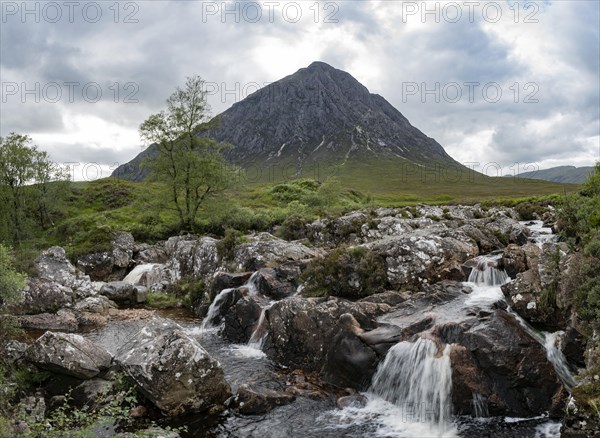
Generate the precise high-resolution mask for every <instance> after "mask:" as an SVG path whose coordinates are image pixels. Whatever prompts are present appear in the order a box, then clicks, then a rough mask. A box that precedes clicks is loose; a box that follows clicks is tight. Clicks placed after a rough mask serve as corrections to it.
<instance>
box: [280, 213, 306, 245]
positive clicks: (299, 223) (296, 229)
mask: <svg viewBox="0 0 600 438" xmlns="http://www.w3.org/2000/svg"><path fill="white" fill-rule="evenodd" d="M308 221H309V220H308V219H307V218H306V217H305V216H303V215H302V214H299V213H292V214H290V215H289V216H288V217H287V218H285V220H284V221H283V223H282V224H281V226H280V227H279V229H278V230H277V234H278V236H279V237H281V238H282V239H285V240H299V239H304V238H305V237H306V223H307V222H308Z"/></svg>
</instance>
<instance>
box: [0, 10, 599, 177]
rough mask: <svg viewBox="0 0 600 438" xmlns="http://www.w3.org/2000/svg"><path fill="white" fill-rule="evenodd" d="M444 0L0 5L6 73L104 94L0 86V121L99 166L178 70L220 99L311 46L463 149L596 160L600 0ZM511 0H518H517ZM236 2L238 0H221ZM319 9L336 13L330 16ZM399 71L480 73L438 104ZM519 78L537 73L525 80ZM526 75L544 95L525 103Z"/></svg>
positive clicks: (450, 76)
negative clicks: (532, 3) (24, 8)
mask: <svg viewBox="0 0 600 438" xmlns="http://www.w3.org/2000/svg"><path fill="white" fill-rule="evenodd" d="M450 3H453V2H448V1H444V2H428V6H427V7H428V8H429V9H431V8H434V7H435V5H436V4H437V5H439V6H438V7H439V10H440V12H443V11H444V10H446V12H448V10H447V8H448V7H449V6H448V5H449V4H450ZM454 3H457V4H459V6H460V7H461V9H462V11H461V12H462V14H463V15H462V18H461V20H460V21H459V22H457V23H450V22H448V21H447V20H446V21H445V20H444V19H443V18H444V15H443V13H442V14H441V16H440V18H441V19H440V20H439V23H438V22H436V20H435V17H434V16H433V15H432V14H429V15H427V16H426V17H425V18H426V19H425V20H422V16H421V13H422V8H423V3H416V5H417V7H418V8H420V10H419V11H418V12H417V13H415V14H412V15H410V12H414V11H412V10H411V9H407V8H410V7H412V6H411V5H414V4H415V3H414V2H395V1H394V2H389V1H370V2H321V3H320V4H319V7H318V20H315V14H316V10H315V8H314V6H313V5H314V3H312V2H310V3H300V4H301V5H302V18H301V20H299V21H298V22H297V23H294V22H292V21H293V20H292V18H293V16H292V12H294V11H292V10H291V9H289V8H288V9H286V14H287V15H284V12H283V11H284V9H285V8H286V5H287V3H286V2H281V4H280V6H279V7H278V8H276V10H275V11H274V15H273V17H274V20H273V22H270V20H269V16H268V9H267V7H266V6H265V4H264V3H263V9H262V17H261V19H260V20H259V21H258V22H257V23H249V22H248V21H244V19H243V18H244V14H243V13H242V15H241V17H240V18H241V19H240V20H239V23H236V22H235V16H233V15H231V14H230V15H227V16H226V17H225V20H223V16H222V15H221V14H219V13H217V14H215V15H210V14H207V10H206V7H207V5H210V3H209V2H138V3H135V4H136V5H137V6H138V7H139V9H138V10H137V12H136V14H135V16H134V18H135V19H137V20H138V23H124V22H123V20H124V18H125V16H126V13H127V12H131V10H128V11H125V10H124V9H121V10H120V15H119V19H118V20H116V21H117V22H116V23H115V19H114V15H113V11H112V10H109V9H108V6H106V5H108V3H103V4H102V5H103V7H104V9H103V17H102V20H101V21H100V22H98V23H90V22H86V21H85V20H82V19H81V17H79V16H77V15H76V16H75V18H76V19H75V21H74V23H69V22H65V21H64V20H63V21H61V22H59V23H54V24H53V23H47V22H44V20H41V22H40V23H35V22H33V21H32V20H29V21H27V22H25V23H22V20H21V19H20V17H18V18H17V19H16V20H13V19H12V18H13V17H5V18H7V22H6V23H3V25H2V27H1V30H0V49H1V52H2V56H1V62H0V75H1V76H2V78H1V80H2V83H3V86H4V84H5V83H7V82H15V83H18V84H20V83H22V82H25V83H27V84H30V85H31V84H32V83H36V82H39V83H40V84H41V85H42V86H43V85H44V84H47V83H48V82H51V81H57V82H59V83H63V82H77V83H79V84H81V85H84V84H86V83H90V82H95V83H98V84H100V86H101V87H102V90H103V92H104V94H103V99H102V100H101V101H100V102H98V103H90V102H86V101H85V99H82V98H81V97H80V96H79V97H77V98H76V99H75V101H74V102H68V101H65V99H62V100H61V101H60V102H57V103H52V104H51V103H48V102H44V101H42V102H40V103H39V104H34V103H33V104H32V102H25V103H23V102H22V100H23V99H21V97H20V96H18V95H17V96H16V97H15V96H6V95H4V94H6V93H4V94H3V101H2V103H1V105H2V106H1V108H0V109H1V113H0V134H1V135H6V134H7V133H9V132H11V131H18V132H24V133H31V134H32V135H33V136H34V139H35V140H36V142H37V143H38V144H39V145H40V146H41V147H43V148H46V149H49V150H50V152H51V153H53V154H55V155H56V156H57V157H59V158H61V159H62V157H63V156H66V155H68V156H69V157H70V158H72V159H73V160H74V161H97V162H98V163H101V164H102V165H103V166H105V167H106V166H110V165H112V164H113V162H114V161H122V160H127V159H129V158H132V157H133V155H135V154H136V153H137V152H138V151H139V147H140V143H141V142H140V141H139V138H138V136H137V128H138V126H139V124H140V123H141V122H142V121H143V120H144V119H145V118H146V117H147V116H148V115H150V114H152V113H153V112H156V111H158V110H159V109H161V108H162V106H163V105H164V100H165V99H166V97H167V96H168V95H169V94H170V93H171V92H172V91H173V89H174V87H175V86H177V85H180V84H182V83H183V82H184V80H185V76H190V75H194V74H200V75H201V76H202V77H204V78H205V79H206V80H207V81H209V82H214V83H216V84H217V85H218V87H219V90H218V91H217V93H216V94H215V95H213V96H211V97H210V99H209V101H210V103H211V106H212V107H213V113H218V112H221V111H223V110H225V109H226V108H228V107H229V106H230V105H231V104H232V103H234V102H235V101H236V100H240V99H241V98H243V97H245V94H244V93H243V91H244V90H246V91H247V90H249V89H250V88H249V87H246V88H245V86H248V85H250V84H254V83H255V84H259V85H264V84H266V83H268V82H272V81H275V80H277V79H280V78H281V77H283V76H286V75H289V74H292V73H294V72H295V71H296V70H297V69H299V68H301V67H305V66H307V65H308V64H310V62H312V61H314V60H321V61H325V62H328V63H330V64H332V65H333V66H334V67H336V68H340V69H342V70H346V71H348V72H350V73H351V74H352V75H353V76H355V77H356V78H357V79H358V80H359V81H361V82H362V83H363V84H364V85H365V86H367V87H368V88H369V89H370V90H371V92H376V93H378V94H381V95H382V96H384V97H385V98H386V99H387V100H389V101H390V103H392V105H394V106H395V107H396V108H398V109H399V110H400V111H401V112H402V113H403V114H404V115H405V116H406V117H407V118H408V119H409V120H410V121H411V123H413V125H415V126H417V127H418V128H419V129H421V130H422V131H423V132H425V133H426V134H427V135H429V136H431V137H434V138H435V139H436V140H438V141H439V142H440V143H441V144H442V145H443V146H444V147H445V148H446V149H447V151H448V152H449V153H450V154H451V155H452V156H454V157H455V158H457V159H458V160H460V161H463V162H480V163H486V162H489V161H497V162H499V163H500V164H502V165H503V166H509V165H511V164H512V163H514V162H516V161H519V162H535V163H538V164H539V165H540V166H541V167H548V166H554V165H563V164H575V165H591V164H593V162H594V161H595V160H598V159H600V137H599V123H600V122H599V119H600V117H599V114H598V111H599V105H600V103H599V94H600V89H599V84H598V76H599V74H600V72H599V71H598V70H599V60H598V52H599V50H600V47H599V46H600V37H599V30H598V26H597V23H598V20H599V9H600V4H599V3H598V2H597V1H592V0H590V1H587V0H584V1H577V2H566V1H553V2H537V3H536V4H537V5H538V6H539V10H537V11H536V13H535V16H534V17H533V18H534V19H537V20H538V22H537V23H525V22H524V18H525V17H526V16H527V14H530V13H531V12H532V11H533V10H527V11H525V10H523V9H520V10H519V20H518V22H517V23H515V19H514V13H515V8H514V6H513V9H511V8H510V5H511V4H513V5H514V2H510V3H506V2H481V5H480V6H478V7H477V8H476V9H475V13H474V20H473V22H470V20H469V18H470V17H469V16H468V15H469V14H468V7H467V5H466V4H465V3H464V2H460V1H459V2H454ZM487 3H495V4H499V5H501V6H502V16H501V19H500V20H499V21H498V22H493V23H492V22H491V21H493V20H490V16H484V15H482V11H483V9H484V8H485V7H486V4H487ZM111 4H112V3H111ZM220 4H221V3H220V2H217V3H215V5H217V6H219V5H220ZM328 4H329V5H330V6H327V5H328ZM517 4H519V5H521V8H522V7H523V5H524V4H525V3H524V2H518V3H517ZM232 5H233V6H232ZM235 5H238V8H244V7H245V6H244V4H243V3H239V4H237V3H230V7H235ZM331 5H333V6H331ZM432 5H433V6H432ZM203 7H204V9H203ZM311 7H312V9H311ZM444 8H446V9H444ZM240 11H241V9H240ZM490 11H492V9H489V10H488V12H490ZM246 12H247V13H248V14H250V13H251V11H249V10H247V11H246ZM492 12H493V11H492ZM328 14H332V15H329V20H328V21H333V22H326V20H325V18H326V17H328ZM488 15H489V14H488ZM335 20H337V22H334V21H335ZM129 82H133V83H134V84H135V85H136V86H137V87H138V89H137V91H136V92H135V95H134V96H133V97H134V98H135V99H137V100H138V102H137V103H129V104H126V103H124V102H123V97H124V93H125V92H126V91H131V89H129V90H125V89H124V86H125V84H127V83H129ZM407 82H414V83H417V84H418V85H419V86H420V87H421V86H422V85H423V84H424V85H425V87H427V88H433V87H434V86H435V84H436V83H439V84H440V87H442V88H443V86H444V85H446V84H448V83H450V82H456V83H458V84H461V85H463V84H464V83H465V82H479V83H480V84H481V85H480V87H479V88H478V90H477V91H478V93H479V94H477V95H476V99H475V100H474V102H469V101H468V98H467V95H466V94H464V93H465V88H464V85H463V89H462V91H463V96H462V98H461V99H460V100H459V101H458V102H456V103H449V102H447V101H444V100H443V99H442V100H441V101H440V102H435V100H434V99H432V97H431V95H426V96H425V98H426V99H422V98H421V96H420V93H418V94H416V95H411V96H408V97H407V96H406V93H403V91H406V90H403V84H406V83H407ZM490 82H497V83H499V84H500V86H501V89H502V92H503V98H502V100H500V101H499V102H497V103H490V102H486V101H485V99H483V98H482V97H481V94H480V90H481V88H482V87H483V85H484V84H486V83H490ZM115 83H117V84H118V87H119V88H120V95H119V97H120V98H119V100H118V102H116V103H115V102H114V99H113V97H114V94H111V89H110V87H111V84H115ZM516 83H518V84H519V90H520V92H519V99H518V102H517V103H515V102H513V99H514V93H515V84H516ZM527 83H532V84H533V85H530V86H529V88H525V84H527ZM511 87H512V88H511ZM531 87H534V88H531ZM536 87H537V88H536ZM536 89H537V92H536V93H535V96H534V97H535V98H536V99H538V100H539V102H538V103H524V102H523V99H524V98H525V97H526V96H527V95H528V94H529V93H531V92H532V91H535V90H536ZM228 90H229V91H230V90H238V91H234V92H233V93H231V92H230V93H229V94H228V93H227V91H228ZM3 92H4V89H3ZM109 151H112V152H109Z"/></svg>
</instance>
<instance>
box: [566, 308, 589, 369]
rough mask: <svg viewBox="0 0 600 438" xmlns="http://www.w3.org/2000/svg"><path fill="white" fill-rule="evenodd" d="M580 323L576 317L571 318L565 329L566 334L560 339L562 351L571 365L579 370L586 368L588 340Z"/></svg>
mask: <svg viewBox="0 0 600 438" xmlns="http://www.w3.org/2000/svg"><path fill="white" fill-rule="evenodd" d="M582 331H583V329H582V328H581V325H580V323H579V322H578V321H577V318H576V316H575V315H573V316H572V317H571V319H570V320H569V322H568V324H567V328H566V329H565V334H564V335H563V336H562V337H561V339H560V350H561V351H562V353H563V354H564V355H565V358H566V359H567V361H568V362H569V363H570V364H573V365H575V366H576V367H578V368H585V348H586V343H587V338H586V336H584V334H583V333H582Z"/></svg>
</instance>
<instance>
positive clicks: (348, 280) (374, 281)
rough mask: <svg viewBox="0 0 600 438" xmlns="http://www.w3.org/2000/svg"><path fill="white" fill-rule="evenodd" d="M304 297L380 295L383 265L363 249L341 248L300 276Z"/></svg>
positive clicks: (377, 258) (383, 277)
mask: <svg viewBox="0 0 600 438" xmlns="http://www.w3.org/2000/svg"><path fill="white" fill-rule="evenodd" d="M303 278H304V279H305V280H306V283H305V288H304V292H303V294H304V295H307V296H329V295H333V296H337V297H343V298H349V299H358V298H362V297H366V296H369V295H372V294H374V293H378V292H382V291H384V290H385V287H386V285H387V276H386V269H385V262H384V261H383V259H381V258H380V257H379V256H377V255H376V254H374V253H373V252H372V251H369V250H368V249H366V248H364V247H360V246H358V247H350V248H346V247H342V248H338V249H336V250H334V251H332V252H331V253H329V254H328V255H327V256H326V257H325V258H321V259H316V260H314V261H313V262H311V264H310V265H309V266H308V268H307V269H306V271H305V272H304V274H303Z"/></svg>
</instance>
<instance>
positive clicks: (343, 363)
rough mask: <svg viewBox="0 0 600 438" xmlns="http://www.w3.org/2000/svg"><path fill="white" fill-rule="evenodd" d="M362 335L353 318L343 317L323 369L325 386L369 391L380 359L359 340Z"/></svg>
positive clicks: (334, 334) (344, 315) (340, 319)
mask: <svg viewBox="0 0 600 438" xmlns="http://www.w3.org/2000/svg"><path fill="white" fill-rule="evenodd" d="M362 332H363V330H362V328H361V327H360V324H359V323H358V321H356V319H355V318H354V317H353V316H352V315H350V314H348V313H345V314H343V315H342V316H340V318H339V321H338V324H337V326H336V327H335V329H334V330H333V332H332V336H333V338H332V340H331V345H330V347H329V350H328V351H327V357H326V359H325V362H324V364H323V368H322V373H323V376H324V379H325V381H326V382H328V383H331V384H332V385H335V386H338V387H340V388H345V387H351V388H357V389H362V390H364V389H367V388H368V386H369V384H370V382H371V377H372V376H373V374H375V371H376V370H377V364H378V362H379V358H378V356H377V354H376V353H375V351H374V350H373V349H372V348H370V346H369V345H367V344H366V343H365V342H364V341H363V340H362V339H361V338H360V336H359V335H360V334H361V333H362Z"/></svg>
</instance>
